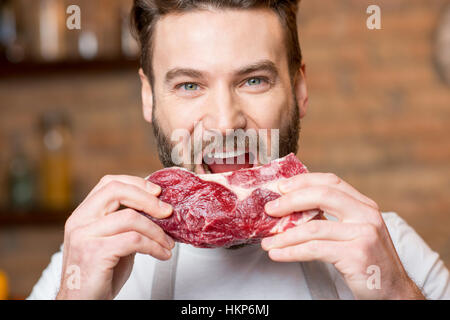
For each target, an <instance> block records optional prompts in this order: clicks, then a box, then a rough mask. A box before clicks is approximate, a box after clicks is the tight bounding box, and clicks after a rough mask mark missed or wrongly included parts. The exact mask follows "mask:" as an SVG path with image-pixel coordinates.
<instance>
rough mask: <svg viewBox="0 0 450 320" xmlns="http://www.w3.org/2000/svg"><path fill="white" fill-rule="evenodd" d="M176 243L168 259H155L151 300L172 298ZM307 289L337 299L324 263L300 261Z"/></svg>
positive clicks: (315, 297) (316, 296) (320, 296)
mask: <svg viewBox="0 0 450 320" xmlns="http://www.w3.org/2000/svg"><path fill="white" fill-rule="evenodd" d="M178 247H179V245H178V243H177V244H176V245H175V247H174V248H173V249H172V257H171V258H170V259H169V260H166V261H161V260H156V265H155V271H154V275H153V284H152V292H151V299H152V300H173V298H174V295H175V276H176V269H177V262H178V251H179V248H178ZM300 267H301V268H302V269H303V274H304V275H305V279H306V283H307V285H308V289H309V291H310V293H311V297H312V299H313V300H337V299H339V295H338V293H337V290H336V286H335V284H334V281H333V280H332V278H331V275H330V272H329V270H328V269H327V266H326V265H325V263H323V262H320V261H310V262H301V263H300Z"/></svg>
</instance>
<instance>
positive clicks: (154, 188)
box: [145, 181, 161, 195]
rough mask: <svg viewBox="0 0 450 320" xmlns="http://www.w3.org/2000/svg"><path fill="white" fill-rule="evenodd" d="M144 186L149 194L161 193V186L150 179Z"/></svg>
mask: <svg viewBox="0 0 450 320" xmlns="http://www.w3.org/2000/svg"><path fill="white" fill-rule="evenodd" d="M145 187H146V188H147V190H148V191H149V192H150V193H151V194H154V195H158V194H160V193H161V187H160V186H158V185H156V184H153V183H151V182H150V181H147V182H146V185H145Z"/></svg>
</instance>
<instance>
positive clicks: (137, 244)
mask: <svg viewBox="0 0 450 320" xmlns="http://www.w3.org/2000/svg"><path fill="white" fill-rule="evenodd" d="M104 242H105V245H104V246H105V251H106V252H108V254H113V255H115V256H116V257H118V258H119V257H120V258H121V257H126V256H128V255H130V254H133V253H142V254H149V255H151V256H153V257H155V258H157V259H160V260H167V259H169V258H170V257H171V251H170V250H168V249H166V248H164V247H163V246H161V245H160V244H159V243H158V242H156V241H154V240H151V239H149V238H147V237H145V236H143V235H142V234H140V233H138V232H135V231H129V232H125V233H120V234H116V235H114V236H110V237H106V238H104Z"/></svg>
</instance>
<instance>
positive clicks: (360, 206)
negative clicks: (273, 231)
mask: <svg viewBox="0 0 450 320" xmlns="http://www.w3.org/2000/svg"><path fill="white" fill-rule="evenodd" d="M312 209H320V210H322V211H325V212H326V213H327V214H331V215H332V216H335V217H337V218H338V219H339V220H341V221H344V220H346V221H348V222H367V221H369V220H368V218H367V215H368V214H371V213H372V212H374V211H375V209H374V208H373V207H371V206H369V205H367V204H365V203H363V202H361V201H359V200H357V199H355V198H353V197H352V196H350V195H349V194H347V193H344V192H342V191H340V190H338V189H335V188H332V187H328V186H315V187H307V188H302V189H298V190H296V191H293V192H290V193H288V194H285V195H283V196H281V197H279V198H278V199H276V200H274V201H270V202H268V203H266V205H265V210H266V212H267V214H269V215H271V216H275V217H282V216H285V215H288V214H291V213H292V212H296V211H305V210H312Z"/></svg>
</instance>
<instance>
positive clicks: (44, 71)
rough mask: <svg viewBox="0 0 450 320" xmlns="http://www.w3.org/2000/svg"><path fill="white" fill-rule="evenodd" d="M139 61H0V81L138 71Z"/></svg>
mask: <svg viewBox="0 0 450 320" xmlns="http://www.w3.org/2000/svg"><path fill="white" fill-rule="evenodd" d="M138 68H139V61H137V60H127V59H122V58H121V59H110V60H92V61H82V60H74V61H62V62H51V63H45V62H20V63H10V62H7V61H4V60H1V59H0V79H5V78H7V79H11V78H25V77H30V76H49V75H61V74H67V73H71V74H77V73H98V72H108V71H120V70H136V71H137V70H138Z"/></svg>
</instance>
